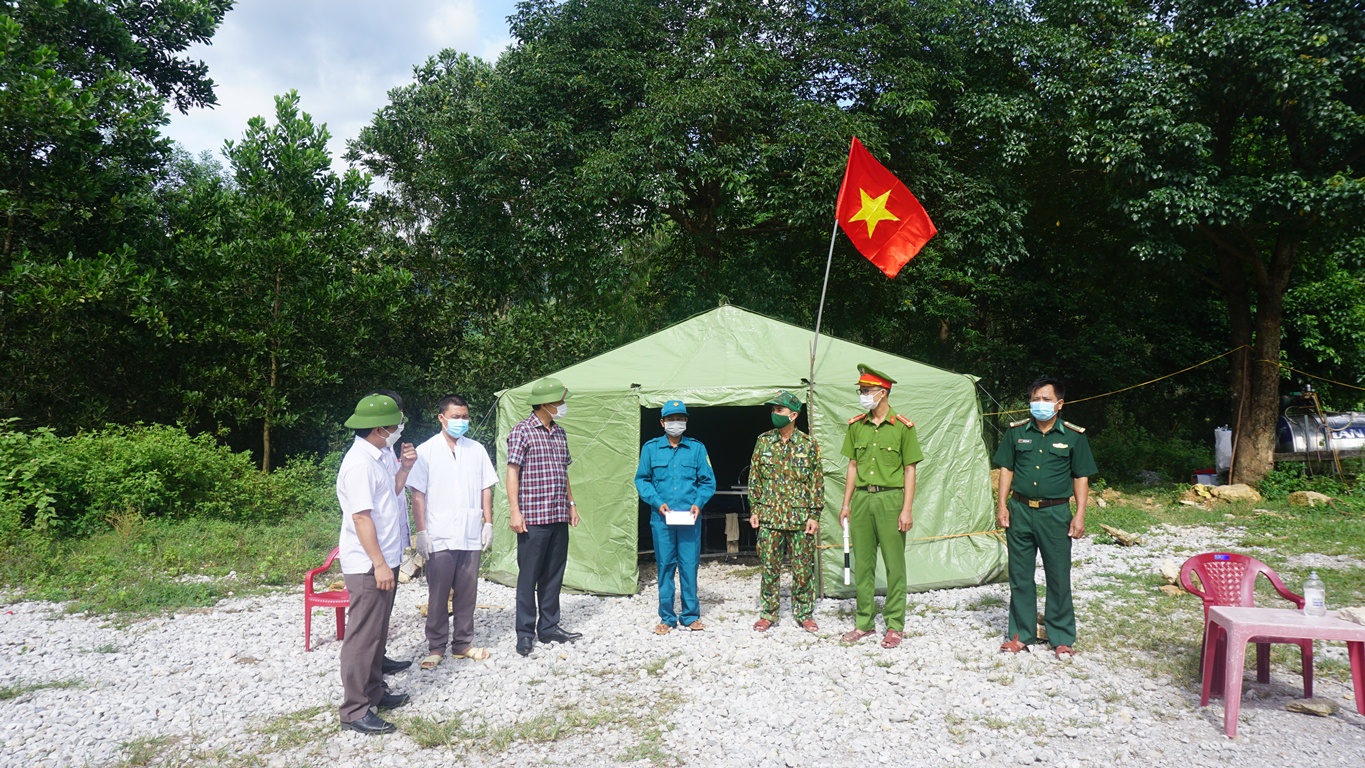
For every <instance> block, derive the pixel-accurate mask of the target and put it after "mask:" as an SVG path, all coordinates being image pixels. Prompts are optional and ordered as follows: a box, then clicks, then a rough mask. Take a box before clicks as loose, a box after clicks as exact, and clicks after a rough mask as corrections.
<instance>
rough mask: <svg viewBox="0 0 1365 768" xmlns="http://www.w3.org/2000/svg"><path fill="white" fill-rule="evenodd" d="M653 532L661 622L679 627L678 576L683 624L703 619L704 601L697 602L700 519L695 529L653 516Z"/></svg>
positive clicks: (651, 524)
mask: <svg viewBox="0 0 1365 768" xmlns="http://www.w3.org/2000/svg"><path fill="white" fill-rule="evenodd" d="M649 528H650V532H651V533H653V534H654V559H655V560H656V561H657V562H658V563H659V621H661V622H663V623H664V624H667V625H668V626H670V627H676V626H678V620H679V616H678V613H677V612H676V611H675V610H673V595H674V587H673V573H674V572H675V571H676V572H677V574H678V584H679V585H680V586H681V587H682V617H681V618H682V624H683V626H687V625H689V624H691V623H692V622H694V621H696V620H697V619H700V618H701V601H700V600H698V599H697V567H698V566H699V565H701V516H700V515H698V516H697V521H696V522H695V523H693V524H692V525H669V524H667V523H665V522H664V516H663V515H661V514H659V513H658V512H651V513H650V516H649Z"/></svg>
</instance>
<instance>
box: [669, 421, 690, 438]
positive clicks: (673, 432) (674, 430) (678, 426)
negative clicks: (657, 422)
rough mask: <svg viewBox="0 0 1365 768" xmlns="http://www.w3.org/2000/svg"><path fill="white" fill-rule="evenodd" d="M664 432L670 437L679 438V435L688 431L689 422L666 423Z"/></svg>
mask: <svg viewBox="0 0 1365 768" xmlns="http://www.w3.org/2000/svg"><path fill="white" fill-rule="evenodd" d="M664 431H665V432H667V433H668V436H669V437H677V436H678V435H681V434H682V433H684V432H686V431H687V422H685V421H665V422H664Z"/></svg>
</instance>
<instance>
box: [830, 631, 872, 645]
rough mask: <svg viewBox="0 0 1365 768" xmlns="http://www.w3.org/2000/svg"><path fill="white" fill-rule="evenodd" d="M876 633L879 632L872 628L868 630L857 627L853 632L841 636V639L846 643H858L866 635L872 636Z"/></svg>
mask: <svg viewBox="0 0 1365 768" xmlns="http://www.w3.org/2000/svg"><path fill="white" fill-rule="evenodd" d="M875 634H877V633H876V632H874V631H872V630H870V629H868V630H862V629H855V630H853V631H851V632H845V633H844V634H843V636H842V637H840V638H839V639H840V640H841V641H843V642H845V643H856V642H858V641H859V640H862V639H863V638H864V637H871V636H872V635H875Z"/></svg>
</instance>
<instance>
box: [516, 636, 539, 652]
mask: <svg viewBox="0 0 1365 768" xmlns="http://www.w3.org/2000/svg"><path fill="white" fill-rule="evenodd" d="M535 645H536V641H535V640H533V639H531V638H529V637H518V638H517V653H520V654H521V655H522V656H530V655H531V649H532V648H534V647H535Z"/></svg>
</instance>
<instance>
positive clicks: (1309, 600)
mask: <svg viewBox="0 0 1365 768" xmlns="http://www.w3.org/2000/svg"><path fill="white" fill-rule="evenodd" d="M1303 615H1304V616H1326V615H1327V585H1326V584H1323V583H1322V579H1319V578H1318V572H1317V571H1313V572H1312V573H1310V574H1308V581H1305V582H1304V583H1303Z"/></svg>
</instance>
